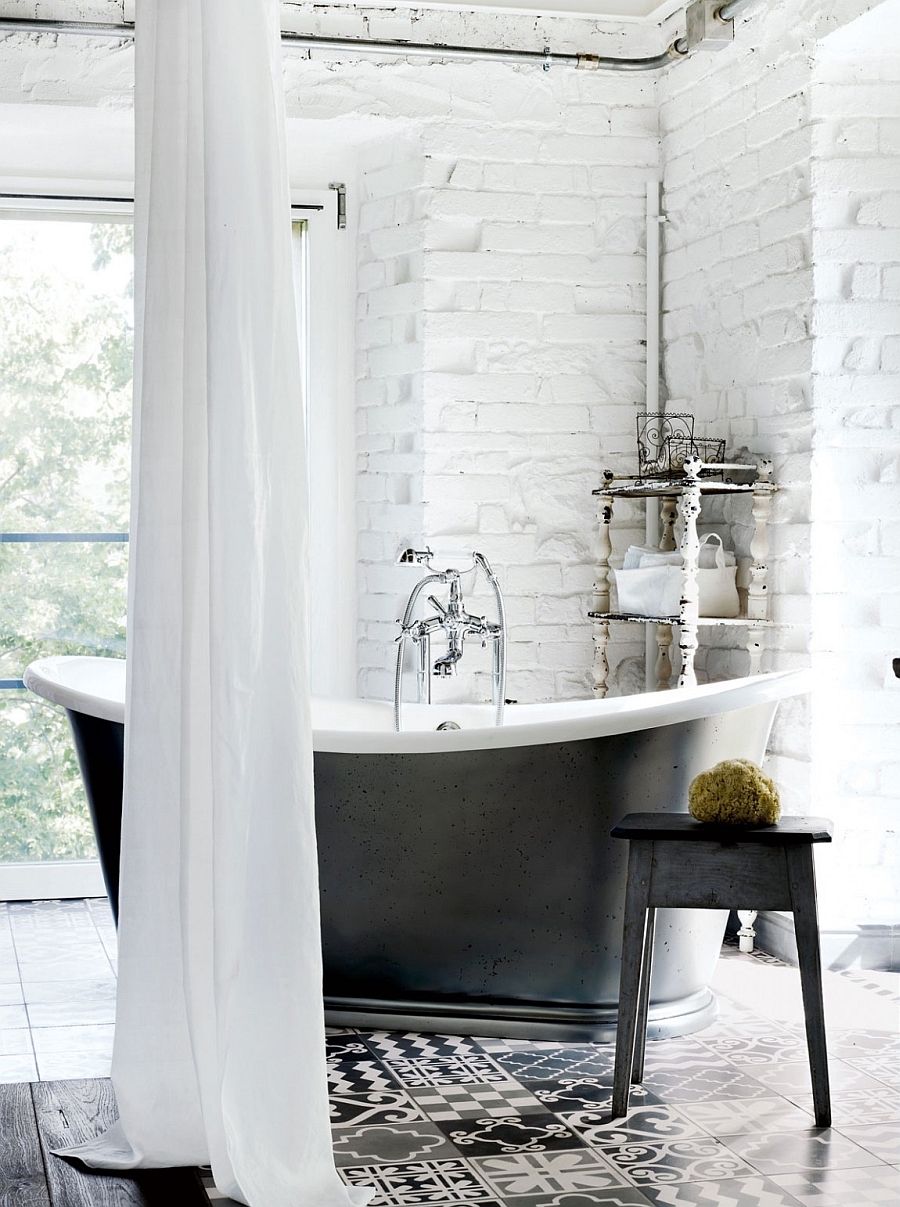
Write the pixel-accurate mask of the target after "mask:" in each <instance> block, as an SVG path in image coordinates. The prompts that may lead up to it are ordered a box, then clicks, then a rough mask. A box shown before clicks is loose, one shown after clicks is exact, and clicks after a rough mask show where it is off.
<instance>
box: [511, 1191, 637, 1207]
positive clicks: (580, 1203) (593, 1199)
mask: <svg viewBox="0 0 900 1207" xmlns="http://www.w3.org/2000/svg"><path fill="white" fill-rule="evenodd" d="M504 1202H505V1203H506V1204H507V1205H508V1207H647V1205H648V1202H649V1200H648V1199H647V1198H646V1196H645V1195H644V1192H643V1191H641V1190H638V1189H637V1187H636V1186H615V1187H613V1188H612V1189H611V1190H571V1191H569V1190H563V1191H559V1192H558V1193H553V1192H551V1193H550V1194H524V1195H518V1194H517V1195H516V1196H515V1197H514V1198H507V1199H505V1200H504Z"/></svg>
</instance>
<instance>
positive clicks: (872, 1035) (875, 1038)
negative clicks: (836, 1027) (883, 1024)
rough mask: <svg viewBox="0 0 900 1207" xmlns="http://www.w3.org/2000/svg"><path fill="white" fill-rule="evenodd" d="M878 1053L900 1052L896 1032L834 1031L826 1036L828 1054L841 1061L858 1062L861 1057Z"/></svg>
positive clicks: (861, 1029)
mask: <svg viewBox="0 0 900 1207" xmlns="http://www.w3.org/2000/svg"><path fill="white" fill-rule="evenodd" d="M879 1052H900V1034H898V1032H897V1031H874V1030H866V1029H865V1028H860V1029H859V1030H858V1031H835V1032H832V1033H829V1036H828V1053H829V1055H830V1056H834V1057H837V1058H839V1059H841V1060H858V1059H859V1058H860V1057H861V1056H876V1055H877V1054H878V1053H879Z"/></svg>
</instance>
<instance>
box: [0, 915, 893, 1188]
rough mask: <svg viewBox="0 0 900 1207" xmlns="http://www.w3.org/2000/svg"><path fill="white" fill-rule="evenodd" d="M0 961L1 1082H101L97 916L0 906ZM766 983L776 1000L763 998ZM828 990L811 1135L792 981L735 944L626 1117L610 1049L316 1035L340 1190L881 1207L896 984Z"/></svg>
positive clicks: (105, 998)
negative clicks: (823, 1068) (824, 1073)
mask: <svg viewBox="0 0 900 1207" xmlns="http://www.w3.org/2000/svg"><path fill="white" fill-rule="evenodd" d="M11 915H12V916H13V918H12V920H11ZM57 934H58V935H59V939H58V941H56V939H55V936H56V935H57ZM16 942H18V943H19V945H20V947H21V951H19V952H18V958H17V955H16V947H15V944H16ZM4 944H5V947H4ZM5 950H8V952H9V956H10V959H9V961H8V962H7V964H3V963H2V961H0V986H2V988H0V1007H2V1008H4V1009H5V1011H6V1017H5V1018H0V1028H2V1030H0V1053H2V1054H0V1080H12V1081H16V1080H34V1079H35V1078H36V1077H45V1078H46V1077H51V1076H52V1077H66V1076H90V1075H101V1073H103V1072H104V1071H102V1070H101V1071H100V1072H97V1071H96V1070H93V1065H91V1063H90V1062H91V1061H94V1062H95V1061H97V1060H99V1059H101V1058H103V1059H107V1060H108V1051H107V1049H108V1046H109V1045H108V1036H105V1032H111V1030H112V1028H111V1025H110V1024H111V1022H112V1018H111V1016H110V1006H111V1004H112V1003H113V1000H114V999H113V993H114V986H115V974H114V964H113V962H112V957H113V956H114V954H115V932H114V930H113V928H112V925H111V921H110V919H109V917H108V909H106V912H105V913H104V911H103V910H102V909H98V908H97V903H95V902H90V903H87V904H86V903H84V902H81V903H78V902H75V903H58V904H56V905H54V904H53V903H48V904H47V905H46V906H40V907H36V908H32V907H27V906H25V907H5V906H0V955H2V953H3V951H5ZM76 963H77V969H75V965H76ZM773 968H776V969H778V971H777V972H776V974H775V976H776V980H777V979H778V978H779V977H780V978H781V979H780V984H781V985H782V986H784V985H787V986H788V990H789V992H788V995H787V997H785V995H784V994H782V998H780V999H779V998H778V994H777V993H776V994H775V995H774V996H773V993H772V977H773ZM7 974H8V975H7ZM825 980H826V1021H827V1022H830V1023H831V1024H832V1026H833V1028H834V1029H832V1028H831V1027H829V1031H828V1043H829V1054H830V1064H831V1088H832V1110H833V1119H834V1127H833V1128H832V1129H829V1130H828V1131H820V1130H818V1129H816V1128H815V1127H814V1126H813V1119H812V1102H811V1094H810V1082H809V1065H808V1061H807V1055H806V1039H805V1033H804V1028H803V1025H802V1014H800V1015H799V1016H798V1013H797V1009H798V1007H799V1003H800V989H799V981H798V979H797V975H796V970H788V969H787V967H786V966H784V965H779V963H778V961H776V960H774V959H773V958H772V957H762V956H760V955H758V954H754V955H750V956H748V955H743V954H741V953H739V952H738V951H737V950H736V949H733V948H730V949H726V952H725V953H724V958H723V959H722V960H721V961H720V964H719V967H718V969H717V973H716V990H717V993H718V994H719V999H718V1000H719V1004H720V1014H719V1017H718V1019H717V1020H716V1021H715V1022H714V1023H713V1024H712V1025H711V1026H709V1027H707V1028H705V1029H704V1030H702V1031H700V1032H697V1033H696V1034H695V1035H692V1036H689V1037H684V1038H681V1039H673V1040H661V1041H655V1042H653V1041H652V1042H650V1043H648V1045H647V1059H646V1077H645V1082H644V1085H642V1086H635V1087H632V1090H631V1096H630V1107H631V1109H630V1110H629V1113H628V1116H627V1118H626V1119H617V1120H614V1121H613V1120H611V1118H610V1109H611V1094H612V1071H613V1063H614V1051H615V1049H614V1045H613V1044H611V1043H588V1042H585V1041H580V1042H578V1043H564V1042H559V1041H550V1040H540V1041H530V1040H523V1039H497V1038H489V1037H477V1036H475V1037H467V1038H461V1037H456V1036H449V1035H420V1034H418V1033H414V1032H400V1031H394V1032H387V1031H370V1030H366V1031H360V1030H358V1029H356V1028H348V1027H337V1028H328V1029H327V1032H326V1048H327V1053H326V1054H327V1058H328V1072H329V1087H330V1090H331V1111H332V1122H333V1127H332V1135H333V1138H334V1151H335V1159H336V1162H337V1164H338V1167H339V1169H340V1171H341V1175H342V1177H343V1178H344V1180H345V1181H346V1182H348V1183H350V1184H353V1185H358V1186H371V1187H373V1188H374V1189H375V1192H376V1197H375V1198H374V1199H373V1200H372V1207H413V1205H415V1207H424V1205H426V1204H427V1205H428V1207H457V1205H458V1204H465V1203H469V1204H473V1205H476V1207H600V1205H603V1207H888V1205H889V1207H898V1205H900V1170H898V1169H897V1168H896V1166H897V1165H900V1083H898V1080H897V1079H898V1073H900V1034H898V1032H897V1028H896V1027H895V1026H893V1023H892V1022H891V1020H892V1019H893V1018H895V1017H896V1015H897V1004H898V1002H900V995H898V993H897V989H896V981H897V978H896V977H893V979H891V977H890V976H889V974H883V973H878V974H875V973H861V972H859V970H842V971H841V972H839V973H831V972H829V973H826V974H825ZM829 985H831V987H832V991H833V993H834V994H836V997H835V998H834V1000H835V1001H838V1002H839V1004H840V1010H838V1011H837V1013H836V1014H834V1013H833V1014H831V1015H829ZM776 988H777V986H776ZM788 998H790V1001H788ZM776 999H778V1000H777V1001H776ZM782 999H783V1001H782ZM779 1002H780V1003H781V1004H779ZM785 1002H786V1003H787V1005H784V1003H785ZM70 1006H71V1009H69V1007H70ZM870 1007H871V1008H870ZM766 1011H768V1012H769V1013H771V1014H772V1015H773V1017H771V1018H768V1017H766V1016H765V1012H766ZM891 1012H893V1013H891ZM32 1015H33V1017H31V1016H32ZM101 1016H102V1018H101ZM36 1024H43V1025H36ZM104 1028H105V1032H104ZM101 1032H103V1033H104V1036H105V1038H104V1040H103V1043H102V1044H99V1043H98V1044H94V1043H93V1038H96V1037H98V1036H100V1035H101ZM79 1042H80V1043H81V1045H82V1046H81V1047H79V1046H77V1044H78V1043H79ZM101 1049H102V1050H101ZM34 1053H37V1056H35V1055H34ZM85 1062H88V1063H85ZM92 1070H93V1072H92ZM106 1071H108V1070H106ZM209 1181H210V1185H211V1179H210V1180H209ZM210 1195H211V1200H212V1198H214V1197H216V1196H217V1197H218V1199H219V1200H221V1198H222V1196H221V1195H218V1192H215V1191H214V1190H211V1191H210Z"/></svg>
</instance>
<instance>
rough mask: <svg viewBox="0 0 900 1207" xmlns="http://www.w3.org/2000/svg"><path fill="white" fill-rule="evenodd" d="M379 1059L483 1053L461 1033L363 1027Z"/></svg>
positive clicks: (419, 1058) (368, 1042) (365, 1036)
mask: <svg viewBox="0 0 900 1207" xmlns="http://www.w3.org/2000/svg"><path fill="white" fill-rule="evenodd" d="M359 1038H360V1039H362V1040H364V1041H365V1043H366V1044H367V1045H368V1047H369V1048H371V1050H372V1051H373V1052H374V1053H375V1055H376V1056H377V1057H378V1059H379V1060H432V1059H433V1058H434V1057H435V1056H441V1057H444V1056H462V1057H466V1056H483V1055H484V1052H483V1051H482V1049H481V1047H480V1045H479V1044H477V1043H476V1042H475V1041H474V1040H472V1039H468V1038H463V1037H461V1036H459V1035H419V1034H418V1033H415V1032H406V1033H403V1032H400V1031H361V1032H360V1035H359Z"/></svg>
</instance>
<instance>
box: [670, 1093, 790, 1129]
mask: <svg viewBox="0 0 900 1207" xmlns="http://www.w3.org/2000/svg"><path fill="white" fill-rule="evenodd" d="M678 1109H679V1111H680V1112H681V1114H682V1115H686V1116H687V1117H688V1119H693V1120H694V1122H695V1123H697V1124H699V1126H700V1127H702V1128H703V1129H704V1131H706V1132H708V1133H709V1134H710V1135H711V1136H740V1135H742V1134H743V1133H746V1132H756V1133H757V1134H759V1133H760V1132H769V1131H776V1130H778V1131H804V1130H806V1129H807V1128H810V1127H812V1126H813V1122H814V1120H813V1116H812V1115H811V1114H810V1113H808V1112H807V1111H804V1110H802V1109H801V1108H800V1107H799V1106H795V1105H794V1104H793V1103H792V1102H788V1101H787V1099H785V1098H734V1099H731V1100H725V1101H714V1102H683V1103H682V1104H681V1106H680V1107H679V1108H678Z"/></svg>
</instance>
